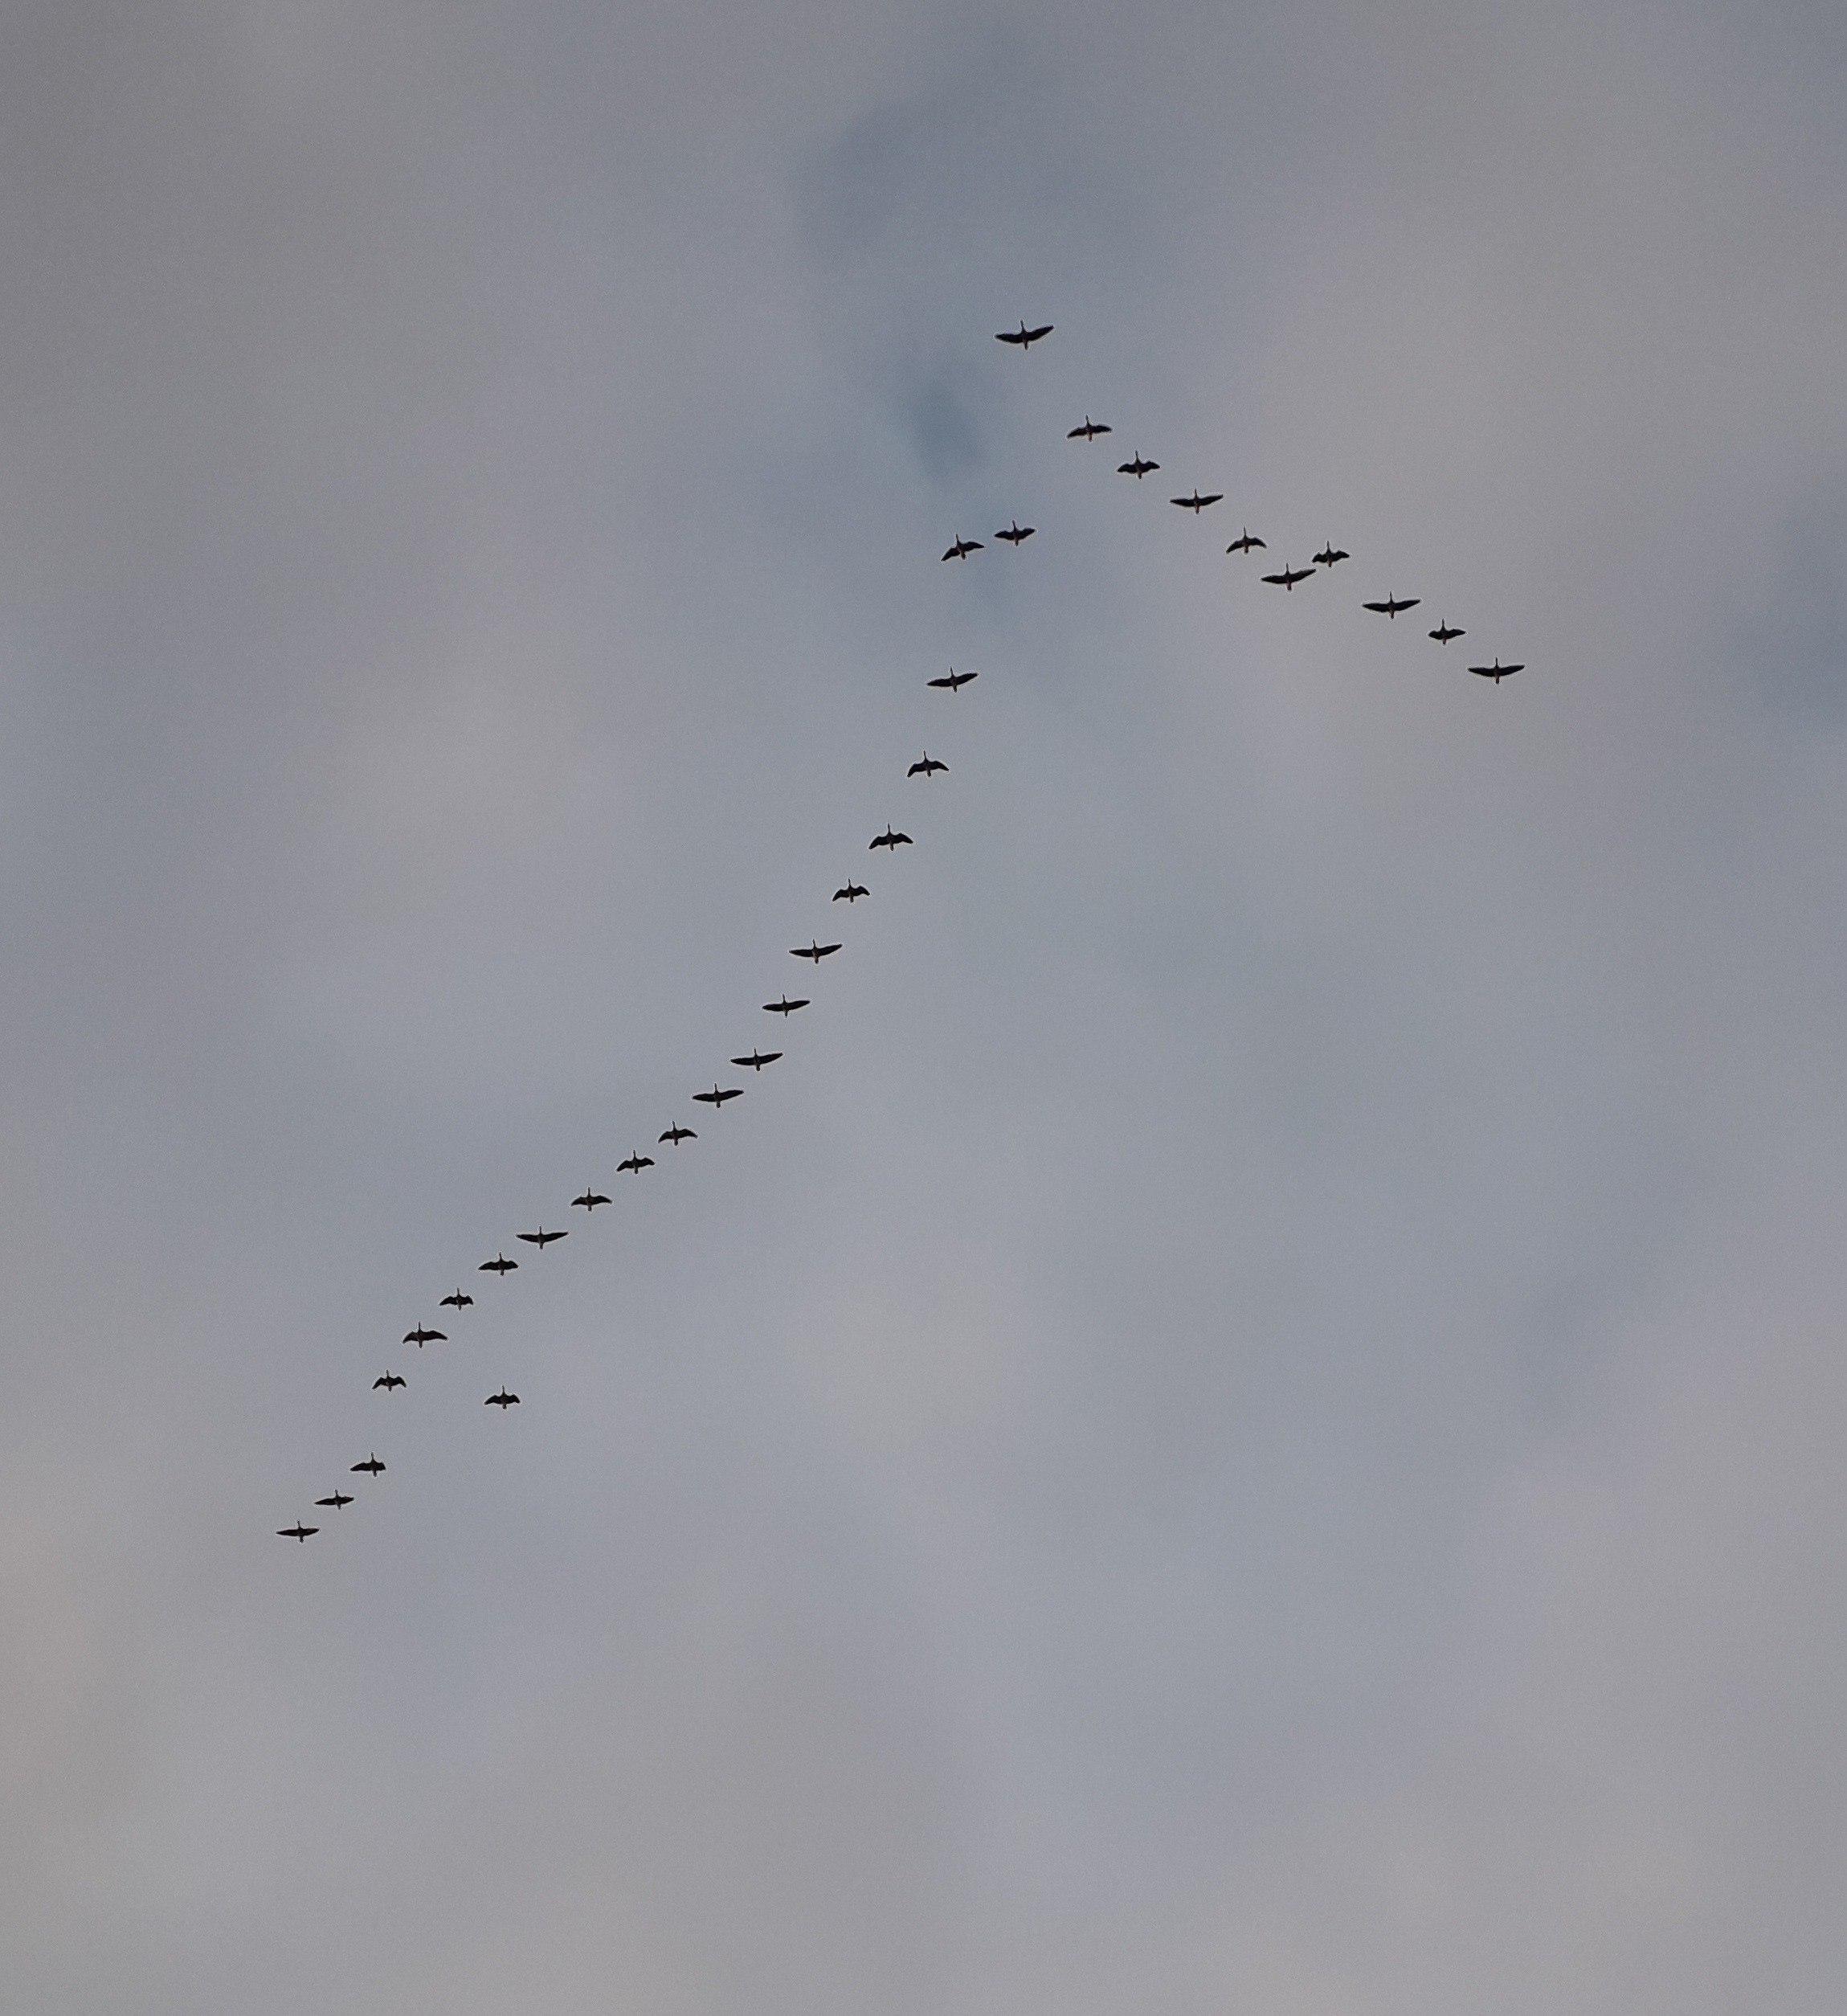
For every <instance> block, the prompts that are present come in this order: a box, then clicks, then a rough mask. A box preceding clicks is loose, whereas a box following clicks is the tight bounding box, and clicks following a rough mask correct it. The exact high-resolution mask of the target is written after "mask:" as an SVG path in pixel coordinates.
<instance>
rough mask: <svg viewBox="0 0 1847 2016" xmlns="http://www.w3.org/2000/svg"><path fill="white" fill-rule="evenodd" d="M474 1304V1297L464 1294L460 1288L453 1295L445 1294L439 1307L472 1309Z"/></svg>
mask: <svg viewBox="0 0 1847 2016" xmlns="http://www.w3.org/2000/svg"><path fill="white" fill-rule="evenodd" d="M474 1306H475V1298H474V1297H473V1296H472V1295H464V1294H463V1293H462V1291H461V1290H460V1288H458V1289H457V1290H456V1292H455V1293H454V1294H452V1295H445V1296H443V1299H442V1302H440V1303H439V1307H441V1308H443V1309H472V1308H473V1307H474Z"/></svg>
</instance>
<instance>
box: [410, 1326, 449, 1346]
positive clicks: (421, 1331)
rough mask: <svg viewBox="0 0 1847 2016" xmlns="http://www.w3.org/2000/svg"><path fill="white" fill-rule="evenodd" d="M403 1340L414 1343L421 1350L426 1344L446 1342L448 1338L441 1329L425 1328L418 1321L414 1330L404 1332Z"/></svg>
mask: <svg viewBox="0 0 1847 2016" xmlns="http://www.w3.org/2000/svg"><path fill="white" fill-rule="evenodd" d="M404 1341H405V1343H407V1344H415V1346H416V1347H417V1348H418V1350H419V1351H421V1350H422V1349H423V1347H424V1345H426V1344H446V1343H447V1342H448V1341H449V1340H448V1339H447V1336H445V1335H443V1332H442V1331H439V1330H426V1329H425V1328H424V1327H423V1325H422V1324H421V1323H419V1324H418V1326H417V1327H416V1328H415V1330H407V1331H405V1332H404Z"/></svg>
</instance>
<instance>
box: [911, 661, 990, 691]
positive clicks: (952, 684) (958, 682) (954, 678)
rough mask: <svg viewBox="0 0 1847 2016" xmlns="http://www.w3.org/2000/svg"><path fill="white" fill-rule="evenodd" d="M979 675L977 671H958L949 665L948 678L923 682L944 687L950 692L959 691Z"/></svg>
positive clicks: (927, 684)
mask: <svg viewBox="0 0 1847 2016" xmlns="http://www.w3.org/2000/svg"><path fill="white" fill-rule="evenodd" d="M979 677H981V674H980V673H979V672H958V671H957V670H956V669H955V667H954V665H951V666H950V669H949V677H948V678H946V679H926V681H924V684H925V685H926V686H942V687H946V688H947V689H948V690H949V691H950V693H960V692H961V691H962V688H963V687H964V686H966V685H967V684H968V682H969V681H970V680H971V679H979Z"/></svg>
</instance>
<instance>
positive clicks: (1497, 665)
mask: <svg viewBox="0 0 1847 2016" xmlns="http://www.w3.org/2000/svg"><path fill="white" fill-rule="evenodd" d="M1469 670H1470V671H1471V672H1472V673H1474V675H1475V677H1477V679H1492V680H1493V681H1494V683H1495V685H1500V683H1501V681H1502V680H1503V679H1511V678H1512V677H1513V676H1514V673H1517V672H1524V671H1525V670H1526V667H1525V666H1524V665H1502V662H1501V660H1499V659H1498V658H1497V659H1496V660H1494V664H1493V665H1471V666H1470V667H1469Z"/></svg>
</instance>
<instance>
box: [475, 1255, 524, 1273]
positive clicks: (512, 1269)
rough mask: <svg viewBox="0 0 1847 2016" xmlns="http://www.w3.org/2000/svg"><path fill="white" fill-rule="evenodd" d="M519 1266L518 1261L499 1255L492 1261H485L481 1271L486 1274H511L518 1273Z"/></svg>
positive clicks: (482, 1263)
mask: <svg viewBox="0 0 1847 2016" xmlns="http://www.w3.org/2000/svg"><path fill="white" fill-rule="evenodd" d="M519 1266H520V1263H519V1262H518V1261H517V1260H509V1259H508V1257H507V1256H506V1255H505V1253H496V1254H495V1255H494V1257H493V1258H492V1260H484V1261H483V1262H481V1265H480V1270H479V1271H480V1272H481V1273H482V1274H517V1273H518V1271H519Z"/></svg>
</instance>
